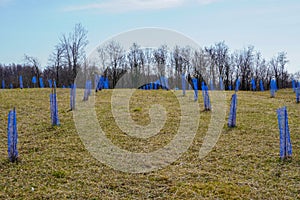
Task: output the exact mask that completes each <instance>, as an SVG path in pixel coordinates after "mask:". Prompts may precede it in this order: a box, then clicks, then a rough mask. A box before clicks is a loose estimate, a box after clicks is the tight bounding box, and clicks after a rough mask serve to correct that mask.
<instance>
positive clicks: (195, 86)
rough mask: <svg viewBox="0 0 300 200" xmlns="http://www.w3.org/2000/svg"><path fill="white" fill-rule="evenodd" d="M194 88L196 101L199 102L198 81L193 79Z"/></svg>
mask: <svg viewBox="0 0 300 200" xmlns="http://www.w3.org/2000/svg"><path fill="white" fill-rule="evenodd" d="M192 82H193V88H194V101H197V100H198V79H196V78H192Z"/></svg>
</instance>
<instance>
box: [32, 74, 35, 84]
mask: <svg viewBox="0 0 300 200" xmlns="http://www.w3.org/2000/svg"><path fill="white" fill-rule="evenodd" d="M31 82H32V83H33V84H36V77H35V76H34V77H32V79H31Z"/></svg>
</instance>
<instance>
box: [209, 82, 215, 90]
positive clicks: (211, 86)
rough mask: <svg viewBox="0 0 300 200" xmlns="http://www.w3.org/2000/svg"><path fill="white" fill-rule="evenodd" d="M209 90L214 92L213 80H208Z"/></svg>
mask: <svg viewBox="0 0 300 200" xmlns="http://www.w3.org/2000/svg"><path fill="white" fill-rule="evenodd" d="M210 90H215V88H214V83H213V80H210Z"/></svg>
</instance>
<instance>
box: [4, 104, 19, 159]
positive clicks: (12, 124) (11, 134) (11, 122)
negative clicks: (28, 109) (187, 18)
mask: <svg viewBox="0 0 300 200" xmlns="http://www.w3.org/2000/svg"><path fill="white" fill-rule="evenodd" d="M17 144H18V130H17V114H16V109H15V108H14V109H13V110H11V111H9V113H8V122H7V146H8V149H7V152H8V159H9V161H11V162H15V161H17V160H18V149H17Z"/></svg>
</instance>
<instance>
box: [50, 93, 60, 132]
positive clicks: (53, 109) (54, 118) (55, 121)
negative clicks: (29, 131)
mask: <svg viewBox="0 0 300 200" xmlns="http://www.w3.org/2000/svg"><path fill="white" fill-rule="evenodd" d="M50 113H51V123H52V126H58V125H60V123H59V118H58V105H57V97H56V88H52V93H51V94H50Z"/></svg>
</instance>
